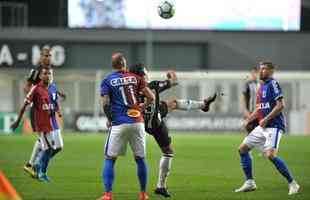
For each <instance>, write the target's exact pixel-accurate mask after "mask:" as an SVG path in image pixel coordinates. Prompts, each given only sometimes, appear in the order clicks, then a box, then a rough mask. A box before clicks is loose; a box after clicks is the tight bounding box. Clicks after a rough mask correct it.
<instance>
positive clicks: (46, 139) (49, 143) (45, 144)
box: [40, 131, 54, 151]
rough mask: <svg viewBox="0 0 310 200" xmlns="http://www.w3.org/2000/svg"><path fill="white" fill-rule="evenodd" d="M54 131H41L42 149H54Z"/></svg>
mask: <svg viewBox="0 0 310 200" xmlns="http://www.w3.org/2000/svg"><path fill="white" fill-rule="evenodd" d="M53 141H54V140H53V132H52V131H51V132H48V133H44V132H40V143H41V149H42V150H43V151H45V150H48V149H54V147H53V143H54V142H53Z"/></svg>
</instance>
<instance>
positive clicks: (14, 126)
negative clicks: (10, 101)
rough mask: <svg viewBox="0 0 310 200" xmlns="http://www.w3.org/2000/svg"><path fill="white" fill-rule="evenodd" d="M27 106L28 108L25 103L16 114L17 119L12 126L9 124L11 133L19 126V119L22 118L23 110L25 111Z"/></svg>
mask: <svg viewBox="0 0 310 200" xmlns="http://www.w3.org/2000/svg"><path fill="white" fill-rule="evenodd" d="M27 106H28V103H27V102H25V103H24V104H23V106H22V108H21V109H20V111H19V113H18V117H17V119H16V121H15V122H14V123H13V124H11V126H10V128H11V129H12V130H13V131H15V129H17V127H18V126H19V123H20V121H21V119H22V118H23V116H24V113H25V110H26V108H27Z"/></svg>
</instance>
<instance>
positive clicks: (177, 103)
mask: <svg viewBox="0 0 310 200" xmlns="http://www.w3.org/2000/svg"><path fill="white" fill-rule="evenodd" d="M216 97H217V94H216V93H215V94H213V95H212V96H210V97H208V98H206V99H204V100H203V101H196V100H190V99H174V100H170V101H167V105H168V108H169V110H170V111H171V110H175V109H177V110H185V111H188V110H202V111H204V112H208V111H209V109H210V105H211V104H212V103H213V102H214V101H215V99H216Z"/></svg>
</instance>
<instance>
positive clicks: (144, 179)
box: [136, 158, 147, 192]
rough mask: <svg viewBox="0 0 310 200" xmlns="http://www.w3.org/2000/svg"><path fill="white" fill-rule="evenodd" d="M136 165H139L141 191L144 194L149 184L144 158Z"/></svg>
mask: <svg viewBox="0 0 310 200" xmlns="http://www.w3.org/2000/svg"><path fill="white" fill-rule="evenodd" d="M136 163H137V174H138V178H139V183H140V190H141V191H142V192H145V191H146V183H147V165H146V163H145V160H144V158H138V159H136Z"/></svg>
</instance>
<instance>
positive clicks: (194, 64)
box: [0, 0, 310, 199]
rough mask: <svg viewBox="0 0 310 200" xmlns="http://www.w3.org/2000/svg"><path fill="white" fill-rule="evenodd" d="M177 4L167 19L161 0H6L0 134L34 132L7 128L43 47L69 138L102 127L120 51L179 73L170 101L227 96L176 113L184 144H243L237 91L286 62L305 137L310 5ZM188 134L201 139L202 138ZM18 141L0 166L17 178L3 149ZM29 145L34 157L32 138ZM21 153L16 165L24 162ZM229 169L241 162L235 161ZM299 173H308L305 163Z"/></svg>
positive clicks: (292, 118)
mask: <svg viewBox="0 0 310 200" xmlns="http://www.w3.org/2000/svg"><path fill="white" fill-rule="evenodd" d="M174 2H176V15H175V16H174V17H173V18H172V19H170V20H164V19H160V18H159V16H158V15H157V8H156V5H157V4H158V1H156V0H145V1H141V0H45V1H42V0H0V91H1V92H0V99H1V103H0V135H14V134H22V135H26V134H29V133H31V130H30V126H29V120H28V119H27V117H25V119H24V123H23V125H22V126H21V127H20V128H19V129H18V130H17V131H16V132H14V133H13V132H11V130H10V129H9V126H10V124H11V123H12V122H13V121H14V119H15V118H16V117H17V112H18V110H19V108H20V105H21V104H22V102H23V99H24V93H23V85H24V83H25V77H26V75H27V74H28V73H29V70H30V69H31V68H32V67H34V66H35V65H37V63H38V59H39V54H40V49H41V48H43V47H44V46H49V47H51V49H52V63H53V65H54V66H55V79H56V82H57V84H58V87H59V88H60V90H62V91H64V92H65V93H66V94H67V100H66V101H64V102H62V109H63V114H64V117H63V119H61V120H62V122H63V130H64V131H63V133H64V135H65V138H66V137H67V136H66V134H67V133H72V132H74V133H82V134H86V133H96V132H99V133H105V130H106V127H105V120H106V119H105V117H104V116H103V115H102V113H100V107H99V90H98V88H99V84H100V81H101V79H102V78H103V77H104V76H105V74H106V73H109V72H110V71H111V66H110V58H111V54H112V53H113V52H117V51H120V52H123V53H124V54H125V56H126V57H127V58H128V61H129V64H135V63H138V62H143V63H146V64H147V66H148V67H149V68H150V69H151V71H152V73H151V75H152V78H153V79H164V78H165V73H166V71H167V70H171V69H173V70H176V71H177V75H178V77H179V86H177V87H176V88H173V89H171V91H168V92H165V93H164V94H163V97H162V98H163V99H165V98H166V99H168V98H171V97H177V98H191V99H203V98H205V97H206V96H208V95H211V94H212V93H213V92H218V93H223V96H221V97H220V98H219V99H218V101H217V102H216V103H215V105H214V106H213V107H212V109H211V111H210V112H209V113H207V114H206V113H200V112H198V113H197V112H190V113H184V112H174V113H171V114H170V115H169V117H168V119H167V121H168V125H169V127H170V128H171V130H173V131H174V132H175V133H176V136H175V137H177V138H178V140H181V139H182V136H179V134H178V133H188V131H190V132H191V133H193V132H199V133H202V134H208V133H212V134H222V133H231V134H234V135H236V136H235V137H236V138H238V140H234V141H237V143H236V144H235V145H234V148H235V147H236V146H237V145H238V143H239V142H240V141H241V136H240V135H241V134H242V133H241V131H240V124H241V120H242V112H241V108H240V96H241V90H242V87H243V84H244V83H245V81H246V80H247V78H248V77H249V70H250V69H251V68H252V67H253V66H256V65H257V63H258V62H259V61H263V60H267V61H272V62H274V63H275V64H276V65H278V66H279V67H278V71H277V72H276V78H277V79H278V80H279V81H280V84H281V85H282V88H283V90H284V94H285V99H286V104H287V109H286V111H285V112H286V116H287V121H288V133H289V135H304V136H303V137H301V138H305V139H306V140H308V139H309V138H308V137H306V136H305V135H309V134H310V107H309V102H310V93H309V91H310V56H309V52H310V34H309V31H310V1H308V0H272V1H270V0H230V1H227V0H226V1H225V0H217V1H211V0H191V1H181V0H179V1H174ZM177 135H178V136H177ZM185 135H186V134H185ZM71 137H72V136H69V138H70V139H68V140H69V141H70V140H71V139H72V138H71ZM89 137H94V136H89ZM95 137H97V136H95ZM191 137H197V138H198V140H199V137H201V134H200V135H199V136H197V135H195V134H192V135H191ZM207 137H208V138H209V136H207ZM216 137H220V138H221V136H216ZM230 137H231V136H229V138H230ZM13 138H14V137H13ZM16 138H19V137H17V136H16ZM180 138H181V139H180ZM290 138H293V139H291V140H292V141H294V140H296V138H295V137H290ZM16 140H17V141H19V139H16ZM28 140H29V139H28ZM31 140H33V139H31ZM297 140H298V139H297ZM302 140H303V139H301V142H302ZM12 141H13V140H11V139H8V138H7V137H5V136H2V137H0V149H1V151H0V169H1V168H2V167H3V169H6V170H7V171H8V172H9V177H11V178H13V179H14V177H15V178H16V177H19V176H18V175H17V176H15V175H13V174H14V173H13V172H12V171H10V170H9V169H8V166H10V167H12V166H14V167H15V168H16V167H18V166H16V165H15V164H17V163H16V162H13V161H12V163H10V161H11V160H10V158H9V156H8V155H11V154H6V152H5V150H4V147H5V144H6V145H7V147H8V146H9V145H8V144H11V143H8V142H12ZM90 141H92V140H90ZM215 141H216V142H219V143H220V142H221V139H219V140H216V139H215ZM1 143H2V144H1ZM90 145H91V144H90ZM28 146H29V147H27V149H28V150H27V151H28V152H29V154H30V150H31V144H29V145H28ZM68 146H69V145H68ZM306 146H307V144H304V146H303V147H304V148H305V149H306ZM17 147H18V146H17ZM20 148H24V146H20ZM154 148H156V147H154ZM67 149H68V150H66V151H70V150H69V147H68V148H67ZM211 151H212V150H211ZM234 151H235V150H231V152H234ZM299 153H303V154H302V155H306V152H299ZM308 153H309V152H308ZM17 154H18V152H15V153H14V154H12V156H13V157H14V155H17ZM23 155H24V154H23ZM24 156H25V157H23V158H19V160H20V162H21V163H18V164H21V165H22V164H23V163H22V160H26V159H27V155H24ZM179 156H180V157H181V156H182V155H181V153H180V155H179ZM98 157H100V155H99V156H98ZM2 159H3V160H6V159H9V165H7V166H6V167H5V162H4V164H3V163H1V161H2ZM11 159H12V160H13V158H11ZM59 159H61V158H59ZM237 159H238V158H237V157H236V161H237ZM307 159H308V158H307ZM308 160H309V159H308ZM154 163H156V162H154ZM99 164H100V163H99ZM64 165H65V164H64ZM154 165H155V164H154ZM156 165H157V163H156ZM227 165H228V166H229V165H236V168H237V167H238V162H236V163H234V164H227ZM296 165H298V164H296ZM304 166H306V165H304ZM308 166H309V165H308ZM14 167H13V168H14ZM154 168H155V167H154ZM300 169H301V171H302V173H299V175H300V176H303V172H304V171H305V169H304V168H300ZM99 174H100V172H98V175H99ZM308 175H309V173H308V174H306V176H307V177H309V176H308ZM240 177H241V173H240ZM13 183H15V184H17V185H18V184H21V182H20V181H16V182H13ZM307 184H308V185H307V186H309V185H310V184H309V181H308V182H307ZM18 186H20V185H18ZM172 187H173V186H172ZM18 189H20V188H18ZM24 192H25V191H24ZM25 193H26V196H27V195H28V197H29V194H28V193H27V192H25ZM30 196H31V195H30ZM35 196H36V195H35V194H34V196H31V198H32V199H36V198H35ZM69 196H70V195H69ZM227 197H229V195H228V196H227ZM238 197H240V196H238ZM92 198H93V197H92ZM198 198H200V197H197V199H198ZM218 198H220V197H218ZM270 198H271V197H270ZM37 199H39V198H37ZM51 199H53V198H51ZM54 199H57V198H54ZM58 199H61V198H58ZM81 199H82V198H81ZM85 199H87V198H86V197H85ZM179 199H181V198H179ZM200 199H201V198H200ZM265 199H268V198H267V197H266V198H265Z"/></svg>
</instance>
